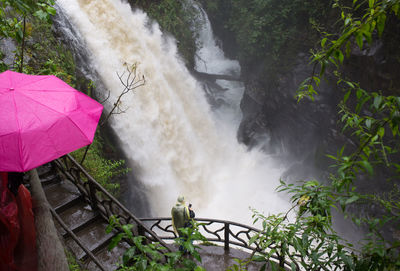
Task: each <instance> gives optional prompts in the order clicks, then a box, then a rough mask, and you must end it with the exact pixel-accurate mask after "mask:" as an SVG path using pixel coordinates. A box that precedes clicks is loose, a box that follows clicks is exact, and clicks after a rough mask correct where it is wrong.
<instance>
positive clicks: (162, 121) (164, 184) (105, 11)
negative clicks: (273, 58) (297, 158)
mask: <svg viewBox="0 0 400 271" xmlns="http://www.w3.org/2000/svg"><path fill="white" fill-rule="evenodd" d="M57 4H58V5H59V6H60V7H61V9H62V12H64V13H65V14H67V17H68V19H69V21H70V23H71V24H72V25H73V26H74V27H75V28H76V31H77V32H79V33H80V35H81V36H82V37H83V39H84V42H85V44H86V46H87V49H88V51H89V52H90V53H89V56H88V59H89V60H88V61H89V62H90V63H89V65H90V67H91V69H92V70H93V71H94V72H96V73H97V74H98V75H99V76H100V78H101V80H102V82H103V83H104V85H105V86H106V88H107V89H108V90H109V91H110V98H109V100H108V101H109V102H107V103H106V104H105V110H106V111H107V110H110V109H111V107H112V103H113V102H114V101H115V99H116V97H118V95H119V93H120V92H121V90H122V88H123V87H122V85H121V82H120V81H119V79H118V76H117V73H118V74H123V72H124V71H125V69H126V66H125V65H126V64H127V63H128V64H133V63H137V64H138V72H139V76H144V77H145V78H146V84H145V85H144V86H143V87H140V88H138V89H136V90H135V92H134V93H129V95H125V96H124V97H123V101H122V103H121V106H122V107H123V108H125V109H126V112H125V113H123V114H118V115H113V117H112V118H111V119H110V121H111V123H110V124H111V127H112V128H113V129H114V131H115V132H116V134H117V135H118V137H119V139H120V141H121V142H122V148H123V150H124V152H125V154H126V156H127V157H129V163H130V166H131V167H132V168H133V171H134V174H135V176H137V178H138V179H139V180H140V182H141V183H143V185H144V187H145V188H146V193H147V197H148V199H149V202H150V205H151V206H150V207H151V210H152V212H153V213H152V215H154V216H169V215H170V209H171V207H172V205H173V204H174V203H175V201H176V198H177V197H178V195H181V194H182V195H185V197H186V198H187V199H188V201H189V202H191V203H192V204H193V207H194V210H195V211H196V215H197V216H198V217H212V218H219V219H227V220H234V221H238V222H243V223H246V224H251V212H250V210H249V206H251V207H254V208H256V209H257V210H259V211H264V212H265V213H276V212H282V211H284V210H286V209H287V207H288V205H289V204H288V203H287V201H286V200H285V199H282V198H281V197H280V196H279V195H278V194H277V193H276V192H275V191H274V189H275V188H276V187H277V185H278V184H279V177H280V175H281V172H282V170H283V169H282V168H281V166H280V164H279V163H277V162H275V161H274V160H273V159H272V158H271V157H269V156H267V155H265V154H264V153H262V152H261V151H258V150H256V149H253V150H251V151H249V150H248V149H247V148H246V146H243V145H241V144H239V143H238V142H237V140H236V133H235V131H234V130H235V129H236V128H237V125H238V123H239V121H240V111H239V101H240V97H241V95H242V92H243V86H241V84H240V83H236V85H235V86H232V85H231V83H228V82H224V81H219V82H218V83H219V84H220V85H222V86H223V87H224V88H228V90H226V91H224V93H223V94H222V96H223V99H224V101H225V104H224V106H222V107H219V108H217V109H215V110H214V109H213V108H212V107H211V106H210V105H209V104H208V102H207V99H206V95H205V92H204V91H203V88H202V85H201V84H200V83H199V82H197V81H196V80H195V79H194V78H193V77H192V76H191V74H190V73H189V72H188V70H187V69H186V68H185V65H184V63H183V61H182V60H181V59H180V57H179V56H178V53H177V47H176V43H175V40H173V39H172V38H171V37H167V36H165V35H163V34H162V32H161V31H160V29H159V27H158V25H157V24H155V23H152V22H151V21H150V20H149V18H148V17H147V15H146V14H145V13H143V12H142V11H140V10H134V11H132V10H131V8H130V6H129V4H128V3H125V2H121V1H120V0H96V1H89V0H58V1H57ZM203 15H204V14H203ZM203 18H204V17H203ZM207 21H208V20H207ZM203 30H204V29H203ZM208 31H210V30H208ZM204 34H206V33H205V32H204ZM209 34H210V33H209ZM210 40H213V38H212V36H211V38H210V39H209V41H210ZM205 41H206V39H203V42H202V43H203V47H202V49H200V51H199V56H200V58H202V61H204V63H203V64H204V65H203V66H201V63H200V62H201V61H200V59H198V61H197V65H196V69H197V70H199V71H207V72H215V73H220V72H227V71H228V70H231V72H232V73H240V67H239V65H238V64H237V62H235V61H231V60H223V61H222V58H217V57H215V55H214V57H213V56H211V59H212V58H214V59H215V60H217V59H220V62H219V63H220V64H212V63H211V62H209V58H208V57H207V53H208V54H209V53H214V54H215V53H216V51H213V50H209V48H210V47H209V46H206V42H205ZM213 42H214V41H213ZM214 45H215V43H214ZM215 47H216V46H215ZM207 48H208V49H207ZM201 50H203V51H201ZM218 50H219V49H218ZM221 53H222V55H223V52H222V51H219V53H218V54H219V55H221ZM221 63H225V64H223V65H221ZM227 63H228V64H229V65H228V64H227ZM223 67H225V68H223ZM227 67H228V68H227ZM218 69H219V70H218ZM221 69H222V70H221ZM235 88H236V89H235ZM235 127H236V128H235Z"/></svg>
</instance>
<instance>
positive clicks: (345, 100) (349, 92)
mask: <svg viewBox="0 0 400 271" xmlns="http://www.w3.org/2000/svg"><path fill="white" fill-rule="evenodd" d="M350 94H351V90H349V91H347V92H346V94H345V95H344V97H343V103H346V102H347V100H348V99H349V96H350Z"/></svg>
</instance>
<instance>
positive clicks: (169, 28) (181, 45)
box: [129, 0, 196, 68]
mask: <svg viewBox="0 0 400 271" xmlns="http://www.w3.org/2000/svg"><path fill="white" fill-rule="evenodd" d="M129 2H130V3H131V5H133V6H138V7H140V8H142V9H143V10H144V11H145V12H146V13H147V14H148V15H149V16H150V17H151V18H152V19H154V20H155V21H157V23H158V24H159V25H160V27H161V30H162V31H164V32H165V33H170V34H171V35H172V36H174V37H175V39H176V40H177V44H178V50H179V52H180V54H181V55H182V57H183V59H184V60H185V61H186V63H187V66H188V67H189V68H192V67H194V56H195V54H196V42H195V36H194V34H193V31H192V29H191V26H192V18H193V14H194V10H193V9H192V7H191V6H190V5H187V4H186V3H185V1H176V0H155V1H147V0H129Z"/></svg>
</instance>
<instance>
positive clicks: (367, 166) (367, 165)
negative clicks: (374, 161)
mask: <svg viewBox="0 0 400 271" xmlns="http://www.w3.org/2000/svg"><path fill="white" fill-rule="evenodd" d="M360 164H361V166H362V167H363V168H364V169H365V170H366V171H367V172H368V173H369V174H370V175H373V174H374V169H373V168H372V166H371V164H370V163H369V162H368V161H367V160H362V161H361V162H360Z"/></svg>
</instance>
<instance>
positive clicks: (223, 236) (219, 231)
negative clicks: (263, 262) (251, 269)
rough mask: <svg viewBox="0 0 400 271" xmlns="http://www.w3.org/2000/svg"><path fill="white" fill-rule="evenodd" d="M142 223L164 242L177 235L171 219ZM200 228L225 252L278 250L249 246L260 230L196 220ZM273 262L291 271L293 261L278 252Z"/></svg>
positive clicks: (210, 220)
mask: <svg viewBox="0 0 400 271" xmlns="http://www.w3.org/2000/svg"><path fill="white" fill-rule="evenodd" d="M141 221H143V222H144V223H146V225H147V226H148V227H149V228H150V229H151V230H152V231H154V232H156V233H157V235H158V236H159V237H160V238H161V239H163V240H173V239H175V238H177V235H176V234H175V232H174V231H173V228H172V223H171V218H170V217H156V218H141ZM195 221H196V223H197V225H198V227H199V232H200V233H201V234H202V235H204V236H205V237H206V238H207V241H209V242H211V243H212V242H216V243H217V244H223V246H224V248H225V250H227V251H229V249H230V248H232V247H233V248H241V249H242V250H244V251H245V252H247V253H249V254H253V253H255V252H259V253H261V254H267V253H268V252H269V251H270V250H271V249H274V250H276V246H275V245H274V244H271V245H270V246H269V247H268V249H266V250H265V249H262V248H261V246H260V245H259V243H257V242H253V243H252V244H251V245H250V244H249V241H250V238H251V237H252V236H254V235H256V234H260V233H261V234H262V232H261V231H260V230H259V229H256V228H254V227H250V226H247V225H244V224H240V223H236V222H232V221H226V220H218V219H208V218H195ZM270 258H271V260H273V261H275V262H277V263H279V264H280V265H281V266H282V267H286V268H287V269H288V270H291V264H292V261H290V260H289V259H288V258H287V257H282V256H281V255H279V254H278V253H277V252H275V253H274V254H272V255H270ZM293 264H294V265H295V268H296V270H300V266H299V265H298V264H297V263H296V262H293Z"/></svg>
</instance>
